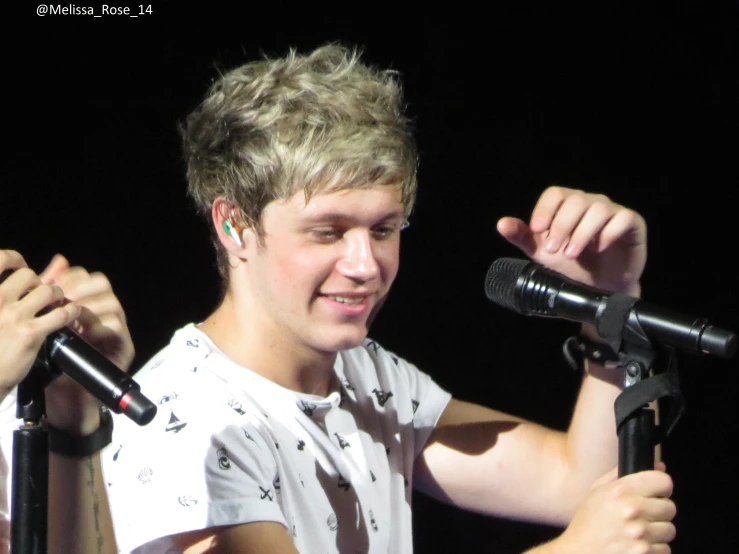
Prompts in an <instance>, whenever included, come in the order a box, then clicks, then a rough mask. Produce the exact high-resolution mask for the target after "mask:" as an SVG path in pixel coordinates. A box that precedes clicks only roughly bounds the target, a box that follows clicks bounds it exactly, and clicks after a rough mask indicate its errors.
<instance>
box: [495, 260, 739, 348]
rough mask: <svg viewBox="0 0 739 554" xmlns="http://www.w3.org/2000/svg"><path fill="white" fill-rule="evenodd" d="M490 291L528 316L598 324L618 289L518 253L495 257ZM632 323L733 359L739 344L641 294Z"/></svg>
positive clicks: (656, 338) (654, 336)
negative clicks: (586, 281)
mask: <svg viewBox="0 0 739 554" xmlns="http://www.w3.org/2000/svg"><path fill="white" fill-rule="evenodd" d="M485 293H486V294H487V296H488V298H489V299H490V300H492V301H493V302H495V303H497V304H499V305H501V306H504V307H506V308H509V309H512V310H514V311H516V312H519V313H521V314H524V315H534V316H537V315H538V316H543V317H555V318H562V319H568V320H571V321H577V322H580V323H591V324H594V325H596V327H597V324H598V320H599V319H600V317H601V315H602V314H603V312H604V311H605V309H606V305H607V303H608V300H609V298H610V297H611V295H612V294H613V293H610V292H608V291H604V290H600V289H597V288H595V287H592V286H589V285H586V284H584V283H580V282H578V281H575V280H572V279H570V278H568V277H565V276H564V275H562V274H561V273H557V272H556V271H553V270H551V269H547V268H545V267H544V266H541V265H539V264H537V263H535V262H531V261H528V260H520V259H516V258H499V259H498V260H495V262H493V264H492V265H491V266H490V269H489V270H488V273H487V276H486V278H485ZM627 326H628V327H631V328H641V329H642V330H643V331H644V333H645V334H646V335H647V338H648V339H649V340H651V341H653V342H657V343H660V344H663V345H666V346H672V347H675V348H678V349H681V350H685V351H687V352H691V353H704V354H713V355H715V356H718V357H720V358H732V357H733V356H734V354H736V351H737V345H738V344H739V338H738V337H737V335H736V334H734V333H731V332H729V331H726V330H724V329H719V328H717V327H714V326H713V325H711V324H710V323H709V321H708V320H707V319H705V318H699V317H692V316H687V315H683V314H679V313H676V312H673V311H671V310H667V309H664V308H661V307H658V306H654V305H651V304H649V303H647V302H644V301H642V300H638V299H635V303H634V305H633V307H632V308H631V311H630V312H629V315H628V321H627Z"/></svg>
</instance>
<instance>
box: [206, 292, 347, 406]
mask: <svg viewBox="0 0 739 554" xmlns="http://www.w3.org/2000/svg"><path fill="white" fill-rule="evenodd" d="M234 296H235V295H234V294H233V292H232V291H229V292H228V293H227V294H226V297H225V298H224V300H223V303H222V304H221V305H220V306H219V307H218V309H216V311H215V312H213V313H212V314H211V315H210V316H209V317H208V318H207V319H206V320H205V321H204V322H203V323H202V324H201V325H200V330H201V331H203V332H204V333H205V334H206V335H208V337H209V338H210V339H211V340H212V341H213V342H214V343H215V344H216V346H218V348H220V349H221V350H222V351H223V352H224V353H225V354H226V355H227V356H228V357H229V358H231V359H232V360H233V361H234V362H236V363H237V364H239V365H241V366H244V367H246V368H248V369H250V370H251V371H254V372H255V373H258V374H259V375H261V376H262V377H265V378H267V379H269V380H270V381H273V382H275V383H277V384H278V385H280V386H281V387H284V388H286V389H290V390H293V391H297V392H301V393H307V394H315V395H318V396H327V395H328V394H329V392H331V386H332V384H333V379H334V371H333V367H334V362H335V361H336V352H319V351H316V350H314V349H312V348H310V347H308V346H304V345H296V344H295V342H293V341H291V340H290V339H291V337H290V336H288V335H286V333H283V332H280V330H279V329H275V328H274V325H273V324H272V322H270V321H264V320H262V319H261V318H260V317H259V311H258V310H253V309H251V308H252V306H248V305H246V306H245V305H244V304H243V303H242V302H239V301H238V299H237V298H235V297H234Z"/></svg>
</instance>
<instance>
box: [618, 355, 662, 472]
mask: <svg viewBox="0 0 739 554" xmlns="http://www.w3.org/2000/svg"><path fill="white" fill-rule="evenodd" d="M648 378H649V369H648V368H646V367H644V366H643V365H642V364H641V363H640V362H638V361H634V360H632V361H630V362H628V363H627V364H626V366H625V368H624V386H625V387H626V388H627V389H628V388H629V387H633V386H637V385H638V384H639V383H644V382H645V379H648ZM622 394H623V393H622ZM654 415H655V414H654V410H651V409H649V408H648V407H647V406H639V407H634V410H633V411H632V412H631V413H630V414H629V415H628V416H626V417H625V419H624V420H623V422H622V423H621V424H620V425H618V427H617V429H618V475H619V477H622V476H624V475H627V474H629V473H637V472H639V471H645V470H648V469H654V447H655V444H656V443H655V433H654V429H655V417H654ZM616 417H617V418H618V415H617V416H616Z"/></svg>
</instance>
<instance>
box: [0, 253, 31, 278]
mask: <svg viewBox="0 0 739 554" xmlns="http://www.w3.org/2000/svg"><path fill="white" fill-rule="evenodd" d="M22 267H28V266H27V265H26V261H25V260H24V259H23V256H21V255H20V254H19V253H18V252H16V251H15V250H0V273H2V272H3V271H5V270H6V269H10V270H13V269H20V268H22Z"/></svg>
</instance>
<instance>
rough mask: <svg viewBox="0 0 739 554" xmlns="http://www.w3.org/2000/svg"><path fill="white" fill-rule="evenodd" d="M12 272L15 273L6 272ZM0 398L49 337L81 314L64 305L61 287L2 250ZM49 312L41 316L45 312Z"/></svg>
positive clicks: (77, 308)
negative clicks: (45, 279) (44, 280)
mask: <svg viewBox="0 0 739 554" xmlns="http://www.w3.org/2000/svg"><path fill="white" fill-rule="evenodd" d="M6 272H12V273H6ZM0 274H4V276H5V278H4V280H3V281H2V282H1V283H0V353H2V355H0V398H4V397H5V396H6V395H7V394H8V392H10V391H11V390H12V389H13V387H15V386H16V385H17V384H18V383H20V382H21V381H22V380H23V379H24V378H25V377H26V375H27V374H28V372H29V370H30V369H31V367H32V366H33V363H34V361H35V360H36V356H37V355H38V351H39V349H40V348H41V345H42V344H43V342H44V340H45V339H46V337H47V335H48V334H49V333H51V332H52V331H56V330H57V329H61V328H62V327H64V326H65V325H68V324H70V323H72V322H73V321H74V320H75V319H76V318H78V317H80V315H81V311H82V310H81V308H80V306H78V305H77V304H76V303H74V302H69V303H63V300H64V293H63V291H62V289H61V287H60V286H58V285H55V284H52V283H44V282H43V281H42V280H41V279H40V278H39V277H38V276H37V275H36V274H35V273H34V272H33V271H32V270H31V269H29V268H28V266H27V265H26V262H25V260H24V259H23V257H22V256H21V255H20V254H19V253H18V252H15V251H14V250H0ZM44 309H46V310H48V311H46V312H45V313H42V314H41V315H39V312H42V310H44Z"/></svg>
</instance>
